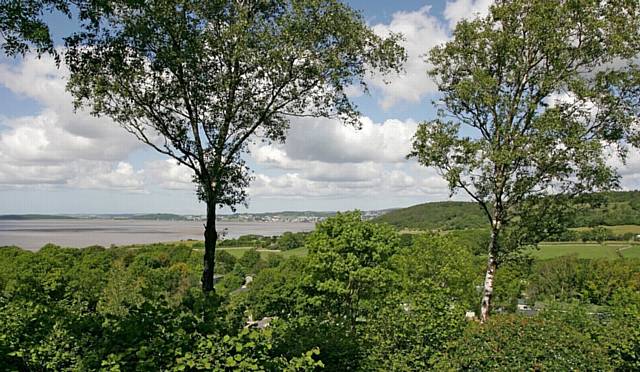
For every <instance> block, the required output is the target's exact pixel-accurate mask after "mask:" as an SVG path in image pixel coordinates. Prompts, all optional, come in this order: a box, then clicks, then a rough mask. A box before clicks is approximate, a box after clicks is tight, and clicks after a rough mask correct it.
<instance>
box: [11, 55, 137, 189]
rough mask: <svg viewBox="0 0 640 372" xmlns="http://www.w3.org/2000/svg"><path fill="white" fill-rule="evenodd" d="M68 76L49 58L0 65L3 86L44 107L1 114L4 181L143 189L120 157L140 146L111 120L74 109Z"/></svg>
mask: <svg viewBox="0 0 640 372" xmlns="http://www.w3.org/2000/svg"><path fill="white" fill-rule="evenodd" d="M67 74H68V71H67V70H66V69H65V68H64V67H61V68H60V69H58V68H56V65H55V63H54V61H53V59H52V58H50V57H46V56H43V57H42V58H36V57H35V56H33V55H30V56H26V57H25V58H24V59H23V60H22V61H20V62H19V63H18V64H16V65H9V64H7V63H5V64H0V84H2V85H3V86H5V87H6V88H7V89H9V90H10V91H11V92H12V93H13V94H15V95H18V96H22V97H27V98H30V99H32V100H34V101H36V102H37V103H38V104H39V105H40V106H41V109H40V110H39V111H40V112H39V113H37V114H35V115H28V116H20V117H11V118H6V117H5V118H2V127H4V128H3V129H2V130H0V183H2V184H4V185H14V186H21V185H22V186H24V185H31V184H50V185H69V186H73V187H83V188H87V187H91V188H115V189H121V190H140V189H141V188H142V184H141V183H140V182H141V181H140V180H141V178H139V177H138V174H137V172H136V171H134V170H133V168H132V167H131V165H130V164H128V163H124V162H122V161H123V159H126V158H127V156H128V154H130V153H131V152H132V151H134V150H136V149H137V148H139V147H140V146H141V145H140V144H139V143H138V142H137V141H136V140H135V139H134V138H132V136H130V135H128V133H126V132H125V131H124V130H122V129H121V128H120V127H118V125H116V124H115V123H113V122H112V121H111V120H109V119H105V118H95V117H92V116H91V115H89V113H88V112H87V111H85V110H79V111H78V112H75V113H74V110H73V105H72V98H71V95H70V94H69V93H67V92H66V91H65V84H66V79H67Z"/></svg>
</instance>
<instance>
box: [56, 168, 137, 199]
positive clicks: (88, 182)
mask: <svg viewBox="0 0 640 372" xmlns="http://www.w3.org/2000/svg"><path fill="white" fill-rule="evenodd" d="M91 166H93V167H95V166H96V164H93V163H92V164H91ZM100 168H101V169H99V170H98V171H97V172H96V171H95V170H94V171H93V172H91V173H89V174H85V175H76V176H75V177H74V178H72V179H70V180H68V181H67V184H68V185H69V186H72V187H77V188H81V189H118V190H125V191H138V192H142V191H144V181H143V175H144V171H143V170H138V171H136V170H134V169H133V166H132V165H131V164H129V163H127V162H118V164H117V165H116V166H115V167H113V168H112V167H111V165H110V164H102V166H101V167H100Z"/></svg>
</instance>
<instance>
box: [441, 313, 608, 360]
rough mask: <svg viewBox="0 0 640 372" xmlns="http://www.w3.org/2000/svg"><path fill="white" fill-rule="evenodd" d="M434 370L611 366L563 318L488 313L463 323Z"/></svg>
mask: <svg viewBox="0 0 640 372" xmlns="http://www.w3.org/2000/svg"><path fill="white" fill-rule="evenodd" d="M437 369H442V370H473V371H488V370H501V371H531V370H534V371H578V370H581V371H587V370H589V371H594V370H595V371H602V370H609V369H611V366H610V363H609V360H608V358H607V352H606V349H605V348H604V347H603V346H601V345H600V344H599V343H598V342H597V341H595V340H593V339H591V338H590V337H589V336H585V335H584V334H583V333H582V332H581V330H580V329H576V328H573V327H571V326H569V325H567V324H566V323H565V322H562V321H556V320H547V319H544V318H541V317H534V318H530V317H523V316H518V315H494V316H493V317H492V318H491V319H490V320H489V321H488V322H487V323H486V324H482V325H481V324H476V323H471V324H469V326H468V328H467V330H466V331H465V333H464V335H463V336H462V337H461V338H460V339H459V340H457V341H456V343H455V346H453V347H451V348H450V349H449V350H448V351H447V352H446V353H444V356H443V357H442V359H441V360H440V361H439V363H438V365H437Z"/></svg>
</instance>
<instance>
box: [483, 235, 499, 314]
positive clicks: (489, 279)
mask: <svg viewBox="0 0 640 372" xmlns="http://www.w3.org/2000/svg"><path fill="white" fill-rule="evenodd" d="M499 228H500V223H499V222H496V223H494V226H493V227H492V229H491V241H490V242H489V257H488V259H487V272H486V274H485V277H484V289H483V291H482V302H481V304H480V322H481V323H484V322H486V321H487V320H488V319H489V312H490V311H491V299H492V297H493V280H494V278H495V275H496V270H497V269H498V262H497V261H496V255H497V253H498V235H499Z"/></svg>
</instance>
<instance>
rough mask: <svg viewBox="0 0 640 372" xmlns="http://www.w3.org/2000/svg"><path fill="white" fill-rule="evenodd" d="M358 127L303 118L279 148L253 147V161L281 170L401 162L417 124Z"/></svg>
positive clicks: (365, 124) (364, 121)
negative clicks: (322, 164)
mask: <svg viewBox="0 0 640 372" xmlns="http://www.w3.org/2000/svg"><path fill="white" fill-rule="evenodd" d="M360 121H361V124H362V128H361V129H360V130H358V129H357V128H354V127H351V126H345V125H343V124H341V123H340V122H339V121H337V120H330V119H323V118H304V119H298V120H295V121H294V122H292V123H291V128H290V129H289V133H288V135H287V142H286V143H285V144H283V145H262V146H253V148H252V156H253V158H254V159H255V160H256V161H258V162H260V163H265V164H270V165H274V166H277V167H281V168H283V169H299V168H300V166H301V165H300V164H299V163H296V161H320V162H326V163H359V162H367V161H371V162H378V163H396V162H404V161H405V157H406V155H407V154H408V153H409V151H410V148H411V140H412V138H413V135H414V134H415V132H416V129H417V126H418V124H417V123H416V122H415V121H413V120H407V121H400V120H387V121H385V122H384V123H381V124H378V123H374V122H373V121H372V120H371V119H369V118H366V117H364V118H362V119H361V120H360Z"/></svg>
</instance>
